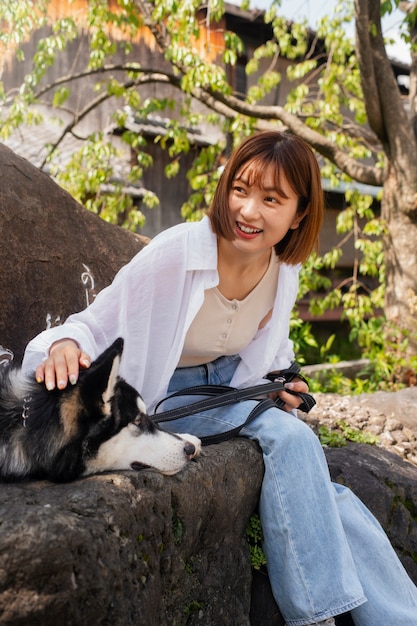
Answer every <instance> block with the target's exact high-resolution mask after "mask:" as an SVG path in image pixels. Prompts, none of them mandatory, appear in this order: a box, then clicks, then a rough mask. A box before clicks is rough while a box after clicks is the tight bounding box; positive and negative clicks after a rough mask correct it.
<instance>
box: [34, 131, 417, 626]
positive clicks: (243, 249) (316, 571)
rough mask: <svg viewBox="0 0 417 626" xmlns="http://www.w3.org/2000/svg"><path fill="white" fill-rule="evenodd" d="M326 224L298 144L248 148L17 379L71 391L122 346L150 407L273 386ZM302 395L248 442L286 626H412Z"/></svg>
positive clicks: (409, 602) (411, 611)
mask: <svg viewBox="0 0 417 626" xmlns="http://www.w3.org/2000/svg"><path fill="white" fill-rule="evenodd" d="M322 217H323V193H322V188H321V180H320V171H319V167H318V164H317V161H316V158H315V156H314V154H313V152H312V150H311V149H310V148H309V147H308V146H307V145H306V144H305V143H304V142H303V141H302V140H301V139H299V138H297V137H295V136H293V135H291V134H289V133H282V132H278V131H268V132H263V133H259V134H255V135H253V136H251V137H248V138H247V139H246V140H244V141H243V143H242V144H241V145H240V146H239V147H238V148H237V149H236V151H235V152H234V154H232V156H231V158H230V159H229V161H228V163H227V164H226V166H225V169H224V171H223V173H222V175H221V178H220V181H219V183H218V186H217V189H216V192H215V194H214V198H213V202H212V205H211V207H210V210H209V213H208V216H206V217H205V218H203V219H202V220H201V221H200V222H193V223H187V224H180V225H178V226H174V227H173V228H171V229H168V230H167V231H165V232H163V233H161V234H160V235H158V236H157V237H155V239H153V240H152V241H151V242H150V244H149V245H148V246H146V247H145V248H144V249H143V250H142V251H141V252H140V253H139V254H138V255H136V257H135V258H134V259H133V260H132V261H131V262H130V263H129V264H128V265H126V266H125V267H124V268H123V269H122V270H121V271H120V272H119V273H118V275H117V276H116V278H115V280H114V281H113V283H112V285H110V287H108V288H107V289H105V290H103V291H102V292H100V293H99V294H98V295H97V297H96V299H95V300H94V302H92V304H91V305H90V306H89V307H88V308H87V309H86V310H85V311H82V312H80V313H77V314H75V315H72V316H71V317H70V318H69V319H68V320H67V321H66V322H65V324H63V325H61V326H59V327H56V328H53V329H51V330H49V331H45V332H44V333H42V334H41V335H39V336H38V337H37V338H35V339H34V340H33V341H32V342H31V343H30V344H29V346H28V348H27V351H26V355H25V359H24V366H25V367H26V368H28V369H29V368H31V367H32V368H33V369H36V375H37V376H38V378H39V379H40V380H45V382H46V384H47V386H48V388H51V389H52V388H54V387H55V385H56V384H57V381H58V386H62V385H64V386H65V385H66V384H67V382H68V379H69V380H70V381H71V382H72V381H75V380H76V378H77V376H78V370H79V367H80V366H83V367H86V366H87V367H88V363H89V362H90V359H91V357H92V356H93V357H94V356H95V355H96V353H97V352H99V351H100V350H102V349H103V348H104V347H105V346H106V345H107V343H110V342H111V341H112V340H113V338H114V337H119V336H120V337H124V339H125V352H124V354H123V361H122V363H121V375H122V376H123V377H124V378H125V380H126V381H128V382H129V383H130V384H131V385H132V386H133V387H135V388H136V389H138V390H140V392H141V395H142V396H143V398H144V400H145V403H146V404H147V406H148V407H149V408H150V409H153V410H154V409H155V407H156V406H157V405H158V403H159V402H160V401H161V400H162V399H164V398H165V397H166V396H167V395H170V394H174V393H178V396H179V398H178V397H177V396H175V399H174V402H178V403H179V404H184V403H187V402H188V403H189V402H192V401H193V399H192V396H188V401H187V400H186V399H185V398H182V397H181V392H183V390H184V389H186V388H187V387H193V386H196V385H198V386H199V387H200V388H201V387H203V388H204V386H207V385H213V384H215V385H223V386H230V387H233V388H247V387H250V386H252V385H256V384H261V383H262V382H265V378H266V377H267V376H269V377H272V378H276V377H279V374H280V371H281V370H284V369H286V368H288V367H289V366H290V365H291V362H292V361H293V359H294V351H293V344H292V342H291V340H290V339H289V322H290V315H291V310H292V308H293V305H294V302H295V299H296V297H297V292H298V273H299V269H300V263H302V262H303V261H305V260H306V259H307V257H308V256H309V254H310V253H311V251H312V250H313V248H314V246H315V244H316V242H317V237H318V232H319V229H320V225H321V221H322ZM167 312H169V314H168V315H167ZM52 344H53V349H52V350H51V345H52ZM307 391H308V385H307V383H306V381H305V380H302V379H300V378H297V377H296V378H294V379H293V380H292V381H291V382H289V383H287V384H286V385H285V388H284V389H283V390H281V391H279V392H278V393H277V396H278V398H279V400H280V401H282V402H280V403H276V404H273V403H272V404H271V405H270V406H269V407H268V408H267V409H266V410H265V411H264V412H263V413H261V414H259V415H257V416H256V418H255V419H253V420H252V421H251V422H250V423H249V424H247V425H245V427H244V428H243V429H242V430H240V436H244V437H248V438H250V439H253V440H256V441H257V442H258V444H259V446H260V447H261V449H262V451H263V459H264V467H265V473H264V478H263V483H262V490H261V494H260V501H259V512H260V517H261V522H262V527H263V531H264V549H265V554H266V558H267V563H268V574H269V578H270V581H271V586H272V589H273V592H274V596H275V599H276V601H277V604H278V606H279V608H280V610H281V613H282V615H283V616H284V618H285V620H286V623H287V625H289V626H304V625H311V624H320V625H321V626H332V625H334V624H335V622H334V616H336V615H340V614H342V613H345V612H347V611H351V613H352V616H353V619H354V622H355V624H356V626H381V624H384V626H388V625H389V626H398V625H399V624H401V626H415V624H416V623H417V590H416V588H415V587H414V585H413V583H412V582H411V580H410V579H409V578H408V576H407V574H406V572H405V570H404V568H403V567H402V565H401V564H400V562H399V560H398V557H397V555H396V554H395V552H394V550H393V548H392V546H391V544H390V543H389V541H388V539H387V537H386V535H385V534H384V533H383V531H382V529H381V528H380V526H379V525H378V523H377V521H376V520H375V518H374V517H373V516H372V515H371V513H370V512H369V511H368V510H367V509H366V508H365V507H364V505H363V504H362V503H361V502H360V501H359V500H358V499H357V498H356V497H355V496H354V495H353V493H352V492H351V491H350V490H349V489H347V488H346V487H344V486H342V485H336V484H334V483H332V482H331V480H330V477H329V472H328V468H327V464H326V459H325V456H324V454H323V450H322V447H321V444H320V442H319V440H318V438H317V437H316V436H315V435H314V433H313V431H312V430H311V428H310V427H309V426H308V425H306V424H305V423H304V422H302V421H301V420H299V419H298V418H297V415H296V409H297V407H299V406H300V404H301V402H302V400H301V398H300V397H299V396H298V395H294V393H293V392H298V393H305V392H307ZM201 395H203V396H204V395H205V394H204V389H203V390H202V391H201ZM207 395H210V394H209V390H208V392H207ZM271 399H272V398H271ZM275 399H276V398H275ZM255 402H256V401H253V400H245V401H242V402H237V403H235V404H231V405H228V406H222V407H220V408H216V409H212V410H207V411H204V412H201V413H198V414H191V415H188V416H187V417H183V418H181V419H178V420H175V421H174V422H167V424H169V426H168V428H170V429H171V428H172V429H173V430H174V429H175V431H176V432H187V433H192V434H193V435H194V436H197V437H204V436H209V435H218V434H220V433H223V432H224V431H230V430H231V429H233V428H234V427H236V426H241V425H242V424H243V423H245V422H246V420H247V417H248V416H249V415H250V413H251V411H252V409H253V407H254V403H255ZM165 406H166V405H165ZM167 408H173V406H172V405H171V406H169V407H167Z"/></svg>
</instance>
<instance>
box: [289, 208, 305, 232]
mask: <svg viewBox="0 0 417 626" xmlns="http://www.w3.org/2000/svg"><path fill="white" fill-rule="evenodd" d="M307 213H308V206H307V207H306V208H305V209H304V211H303V212H302V213H300V215H296V216H295V218H294V221H293V223H292V224H291V226H290V230H296V229H297V228H298V227H299V225H300V224H301V222H302V221H303V219H304V218H305V216H306V215H307Z"/></svg>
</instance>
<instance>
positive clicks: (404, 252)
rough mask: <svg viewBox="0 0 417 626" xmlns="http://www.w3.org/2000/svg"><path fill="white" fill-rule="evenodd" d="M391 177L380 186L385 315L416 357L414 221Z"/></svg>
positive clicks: (416, 244) (416, 231)
mask: <svg viewBox="0 0 417 626" xmlns="http://www.w3.org/2000/svg"><path fill="white" fill-rule="evenodd" d="M399 187H400V185H399V184H398V181H397V179H396V178H394V177H393V176H389V177H388V178H387V180H386V182H385V184H384V193H383V200H382V218H383V219H384V221H385V222H386V226H387V235H386V236H385V238H384V254H385V265H386V295H385V314H386V317H387V319H388V321H392V322H394V323H395V324H396V325H398V326H399V327H400V328H401V329H402V331H403V332H404V333H405V335H406V336H408V337H409V348H410V351H411V352H412V353H414V354H415V353H416V350H417V339H416V314H417V272H416V258H417V257H416V252H417V219H416V217H417V216H416V214H415V212H412V211H409V212H407V211H406V210H405V208H406V206H407V204H408V200H407V198H406V197H405V195H406V194H404V193H401V192H400V190H399Z"/></svg>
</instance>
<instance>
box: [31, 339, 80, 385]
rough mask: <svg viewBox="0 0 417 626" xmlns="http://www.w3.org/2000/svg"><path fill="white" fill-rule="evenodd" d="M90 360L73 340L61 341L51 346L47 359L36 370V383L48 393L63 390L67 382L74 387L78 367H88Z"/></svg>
mask: <svg viewBox="0 0 417 626" xmlns="http://www.w3.org/2000/svg"><path fill="white" fill-rule="evenodd" d="M90 364H91V358H90V357H89V355H88V354H86V353H85V352H82V350H80V347H79V345H78V344H77V342H76V341H74V340H73V339H61V340H60V341H56V342H55V343H53V344H52V346H51V349H50V350H49V356H48V358H47V359H46V360H45V361H43V363H41V364H40V365H38V367H37V368H36V372H35V376H36V380H37V382H38V383H42V382H44V383H45V386H46V388H47V389H48V390H49V391H52V389H55V387H57V388H58V389H65V387H66V386H67V384H68V381H69V382H70V383H71V385H75V383H76V382H77V380H78V374H79V370H80V367H82V368H87V367H90Z"/></svg>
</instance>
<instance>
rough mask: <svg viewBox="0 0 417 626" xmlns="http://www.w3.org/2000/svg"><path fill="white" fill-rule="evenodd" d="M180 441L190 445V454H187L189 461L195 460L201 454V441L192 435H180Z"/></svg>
mask: <svg viewBox="0 0 417 626" xmlns="http://www.w3.org/2000/svg"><path fill="white" fill-rule="evenodd" d="M180 437H181V439H184V441H185V442H187V443H190V444H191V446H190V454H188V455H187V456H188V458H189V459H195V458H196V457H197V456H198V455H199V454H200V452H201V441H200V439H199V438H198V437H195V436H194V435H189V434H188V433H181V434H180Z"/></svg>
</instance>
